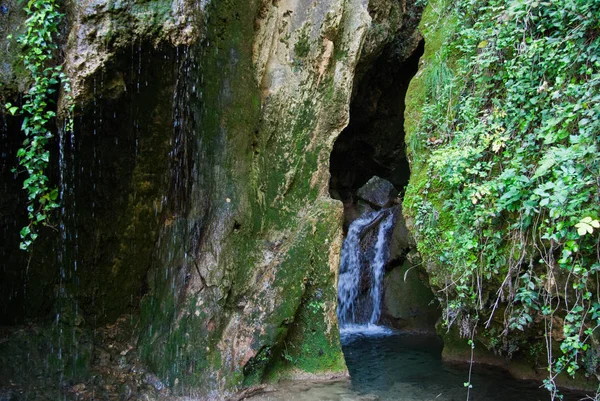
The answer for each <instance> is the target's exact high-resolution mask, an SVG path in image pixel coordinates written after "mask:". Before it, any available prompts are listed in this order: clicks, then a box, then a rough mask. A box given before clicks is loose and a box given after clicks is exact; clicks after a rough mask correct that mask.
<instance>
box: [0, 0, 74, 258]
mask: <svg viewBox="0 0 600 401" xmlns="http://www.w3.org/2000/svg"><path fill="white" fill-rule="evenodd" d="M25 12H26V13H27V15H28V18H27V20H26V21H25V28H26V31H25V33H24V34H22V35H20V36H19V37H17V38H16V40H17V42H18V43H19V44H20V45H21V47H22V53H21V60H22V61H23V65H24V66H25V68H26V70H27V71H29V73H30V74H31V80H32V84H31V87H30V88H29V91H28V92H27V93H26V94H25V96H24V98H23V105H22V106H17V105H13V104H11V103H8V104H6V108H7V109H8V111H9V113H10V114H12V115H19V116H22V117H23V123H22V126H21V131H22V132H23V133H24V135H25V139H24V141H23V145H22V147H21V148H20V149H19V150H18V151H17V158H18V160H19V165H20V167H21V168H22V170H18V169H14V170H13V171H15V172H16V171H19V172H20V171H25V172H26V173H27V175H28V176H27V178H26V179H25V181H24V182H23V189H25V190H26V191H27V195H28V198H27V212H28V218H29V222H28V224H27V225H26V226H25V227H23V228H22V229H21V232H20V234H21V244H20V248H21V249H23V250H26V251H28V250H30V248H31V245H32V244H33V242H34V241H35V239H36V238H37V236H38V230H37V228H38V226H39V225H47V224H48V215H49V214H50V212H51V211H52V210H54V209H56V208H57V207H58V206H59V205H58V202H57V198H58V190H57V188H52V187H50V184H49V179H48V176H47V175H46V173H45V171H46V169H47V167H48V163H49V161H50V151H49V150H48V143H49V141H50V139H51V138H52V136H53V134H52V130H51V128H50V127H51V123H52V122H53V121H54V120H55V119H56V111H55V109H56V107H52V105H53V103H55V102H54V100H53V97H54V96H55V93H56V91H57V89H58V85H59V83H62V87H63V90H64V92H65V95H66V100H67V104H68V106H67V109H68V116H67V121H66V129H67V130H69V131H71V130H72V128H73V119H72V110H73V103H72V99H71V97H70V95H69V94H70V92H71V88H70V85H69V80H68V79H67V77H66V75H65V74H64V73H63V72H62V66H61V65H55V63H53V58H54V55H55V53H56V50H57V49H58V45H57V43H56V41H55V38H56V37H58V36H59V32H58V27H59V24H60V21H61V19H62V17H63V14H61V13H60V12H59V11H58V5H57V4H56V1H54V0H30V1H28V2H27V3H26V5H25Z"/></svg>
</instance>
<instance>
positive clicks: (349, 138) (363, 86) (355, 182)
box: [329, 40, 425, 205]
mask: <svg viewBox="0 0 600 401" xmlns="http://www.w3.org/2000/svg"><path fill="white" fill-rule="evenodd" d="M424 48H425V43H424V41H423V40H421V41H419V43H418V45H417V46H416V48H415V50H414V51H413V52H412V54H410V56H409V57H408V58H406V59H405V60H403V61H402V60H398V56H397V53H398V52H397V51H396V49H395V47H394V45H393V44H392V45H389V47H388V49H384V51H383V52H382V53H381V55H380V56H379V57H378V58H377V59H376V60H375V61H374V62H373V64H372V65H371V66H370V68H368V69H367V70H366V71H365V72H364V73H363V75H362V77H360V78H359V79H358V82H357V83H356V84H355V89H354V94H353V99H352V103H351V105H350V123H349V124H348V126H347V127H346V128H345V129H344V131H342V133H341V134H340V136H339V137H338V139H337V140H336V142H335V144H334V146H333V150H332V152H331V159H330V173H331V178H330V183H329V192H330V195H331V197H332V198H334V199H338V200H341V201H342V202H343V203H344V205H347V204H349V203H350V204H352V203H355V202H356V191H357V190H358V189H359V188H360V187H361V186H362V185H364V184H365V183H366V182H367V181H368V180H369V179H370V178H371V177H373V176H378V177H381V178H384V179H386V180H388V181H389V182H391V183H392V184H393V185H394V187H395V188H396V189H397V190H398V191H399V193H400V194H402V193H403V192H404V188H405V187H406V185H407V184H408V180H409V178H410V168H409V165H408V160H407V159H406V151H405V144H404V108H405V97H406V92H407V90H408V85H409V83H410V80H411V79H412V77H413V76H415V74H416V73H417V70H418V67H419V59H420V57H421V56H422V55H423V50H424Z"/></svg>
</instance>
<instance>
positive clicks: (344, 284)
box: [338, 209, 394, 329]
mask: <svg viewBox="0 0 600 401" xmlns="http://www.w3.org/2000/svg"><path fill="white" fill-rule="evenodd" d="M393 224H394V213H393V212H392V210H391V209H382V210H380V211H377V212H367V213H365V214H363V215H362V216H361V217H360V218H358V219H357V220H355V221H354V222H352V224H350V227H349V229H348V235H347V236H346V240H345V241H344V245H343V247H342V257H341V262H340V277H339V281H338V320H339V324H340V328H342V329H343V328H347V327H349V326H353V325H364V324H370V325H375V324H377V322H378V320H379V317H380V316H381V296H382V289H383V272H384V267H385V264H386V262H387V259H388V256H389V251H388V243H389V237H390V233H391V228H392V227H393ZM377 226H378V231H377V240H376V242H375V244H374V246H373V249H372V252H365V251H363V249H362V247H361V239H362V238H363V237H364V236H365V235H366V232H367V231H369V230H371V229H374V228H375V227H377ZM365 269H368V271H366V272H365V271H364V270H365ZM365 273H367V274H368V276H369V277H370V289H369V298H370V299H369V302H360V299H359V298H360V287H361V277H362V276H363V274H365ZM361 307H363V308H370V310H367V311H365V310H360V309H361ZM365 316H367V317H365Z"/></svg>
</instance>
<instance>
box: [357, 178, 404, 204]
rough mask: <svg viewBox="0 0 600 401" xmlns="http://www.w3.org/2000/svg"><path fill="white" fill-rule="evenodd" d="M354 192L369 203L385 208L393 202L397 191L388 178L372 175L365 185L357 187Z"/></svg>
mask: <svg viewBox="0 0 600 401" xmlns="http://www.w3.org/2000/svg"><path fill="white" fill-rule="evenodd" d="M356 194H357V195H358V197H359V198H360V199H362V200H363V201H365V202H368V203H369V204H371V205H374V206H377V207H380V208H385V207H389V206H390V205H391V204H392V203H393V202H394V200H395V199H396V196H397V195H398V191H397V190H396V188H394V185H393V184H392V183H391V182H389V181H388V180H385V179H383V178H381V177H377V176H373V177H371V179H369V181H367V183H366V184H365V185H363V186H362V187H360V188H359V189H358V191H357V192H356Z"/></svg>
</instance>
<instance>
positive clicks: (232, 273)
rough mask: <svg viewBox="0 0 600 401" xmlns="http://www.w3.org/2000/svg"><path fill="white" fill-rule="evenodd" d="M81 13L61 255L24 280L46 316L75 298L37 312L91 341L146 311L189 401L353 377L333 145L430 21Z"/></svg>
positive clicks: (65, 144)
mask: <svg viewBox="0 0 600 401" xmlns="http://www.w3.org/2000/svg"><path fill="white" fill-rule="evenodd" d="M67 15H68V21H69V25H68V28H69V29H68V31H69V35H68V40H67V42H66V43H65V44H64V46H63V49H64V51H65V55H66V60H65V62H66V71H67V72H68V74H69V75H70V76H71V80H72V84H73V87H74V94H75V98H76V100H77V102H78V109H77V113H78V118H77V119H76V130H75V131H76V132H75V135H73V136H70V135H68V134H66V135H58V136H57V143H56V147H57V148H58V151H57V152H56V153H57V154H60V155H63V153H61V152H62V151H64V156H61V159H59V160H61V163H56V164H55V166H54V169H55V170H54V173H53V174H54V175H55V176H56V177H57V181H60V180H62V181H60V182H59V184H60V185H63V186H64V188H65V190H66V192H65V194H66V195H65V198H64V199H65V202H66V204H65V211H64V213H63V217H62V218H64V219H65V224H66V226H65V227H66V228H65V230H66V231H65V232H66V235H65V237H64V238H66V240H62V239H61V238H63V237H61V236H56V235H54V236H52V235H51V234H50V233H46V238H47V239H45V240H44V239H43V238H41V239H40V244H41V245H40V247H42V246H44V247H48V248H47V249H54V250H56V252H48V253H45V256H43V257H42V256H41V255H40V254H39V253H38V254H36V256H34V258H33V259H34V262H33V264H32V271H31V272H30V273H29V274H30V276H29V277H30V279H31V284H32V285H34V286H35V285H38V286H39V287H40V288H43V289H44V291H41V290H40V291H39V293H40V294H44V295H41V296H40V297H39V299H38V300H37V301H36V302H37V303H38V304H39V305H42V304H43V303H44V302H45V301H46V304H48V302H47V300H53V299H54V300H56V298H55V297H54V296H53V295H52V289H53V288H54V287H55V286H56V287H57V288H60V289H61V291H62V292H61V294H65V295H64V296H63V297H62V298H60V300H61V301H60V302H58V301H57V300H56V302H54V304H52V303H51V304H52V305H53V306H52V307H51V308H48V309H51V310H48V309H45V310H44V309H43V308H41V307H40V308H38V309H37V310H36V312H35V313H33V312H30V313H31V314H32V316H31V317H44V316H48V315H52V316H54V315H53V314H54V313H55V312H65V311H69V313H68V314H66V315H65V316H66V317H65V319H66V320H68V319H71V318H73V319H74V318H75V317H77V319H78V322H79V323H78V325H77V326H76V327H75V326H73V327H72V330H73V331H74V332H75V330H77V331H78V332H79V331H84V330H85V327H84V325H85V324H86V323H87V324H89V325H92V324H93V322H94V321H96V322H101V323H102V322H110V321H112V320H114V319H115V318H116V316H118V315H119V314H120V313H123V312H127V311H130V310H132V309H134V310H135V311H136V315H137V316H138V318H139V322H137V323H136V325H135V327H136V335H137V336H138V342H137V348H138V350H139V354H140V358H141V361H142V362H143V363H144V364H145V365H147V366H149V368H150V370H151V371H153V372H154V374H156V378H157V379H158V380H159V382H160V383H161V384H165V385H166V386H168V387H169V388H170V389H171V390H170V391H172V392H173V393H174V394H189V393H190V388H192V389H194V391H195V392H196V393H198V394H199V395H201V396H207V397H208V396H212V397H222V396H223V394H226V393H229V392H232V391H235V390H236V389H238V388H240V387H242V386H245V385H251V384H254V383H257V382H260V381H264V380H273V379H277V378H279V377H300V376H303V375H306V374H316V375H321V376H323V375H339V374H345V371H346V369H345V365H344V361H343V355H342V353H341V348H340V344H339V330H338V328H337V319H336V315H335V313H336V299H337V293H336V276H337V271H338V265H339V254H340V248H341V241H342V220H343V217H342V213H343V208H342V205H341V203H340V202H339V201H336V200H332V199H331V198H330V197H329V193H328V189H329V188H328V186H329V181H330V180H329V178H330V176H329V160H330V153H331V150H332V147H333V144H334V141H335V140H336V138H337V137H338V135H339V134H340V132H341V131H342V130H343V129H344V127H346V126H347V125H348V121H349V108H350V103H351V99H352V94H353V88H354V83H355V80H356V79H357V78H356V76H357V69H359V66H361V67H360V70H361V71H362V72H360V73H359V74H360V75H365V74H368V70H369V68H368V66H369V65H370V63H371V62H372V60H374V59H376V58H377V57H378V55H379V54H380V53H381V52H382V49H384V48H385V47H386V46H387V45H388V44H390V43H392V42H398V41H399V38H404V37H413V36H414V35H413V34H414V28H415V24H414V23H411V24H408V23H407V21H413V19H414V18H413V19H411V18H412V17H414V15H418V10H417V9H412V8H411V7H408V6H407V5H405V4H403V3H399V2H396V1H392V0H378V1H374V0H373V1H370V2H369V1H367V0H347V1H342V0H326V1H310V0H285V1H279V2H272V1H270V0H269V1H266V0H265V1H259V0H250V1H248V0H243V1H242V0H229V1H215V2H211V3H209V2H204V1H201V2H200V3H198V2H196V1H189V2H188V1H167V0H155V1H148V2H138V1H120V2H119V1H117V2H114V1H84V2H74V3H69V4H68V9H67ZM408 15H411V16H412V17H411V18H408V17H407V16H408ZM0 18H2V17H1V16H0ZM408 53H410V52H408ZM2 113H3V112H2ZM6 126H10V127H18V121H11V122H10V124H7V125H6ZM11 129H12V128H11ZM14 130H15V132H14V134H16V131H17V129H16V128H15V129H14ZM3 132H8V131H6V129H5V131H3ZM57 133H58V130H57ZM12 134H13V132H12V131H11V135H12ZM13 147H14V146H13ZM63 162H64V163H63ZM62 177H65V178H64V179H63V178H62ZM7 179H8V178H7ZM64 216H66V217H64ZM14 226H15V227H18V226H19V224H14ZM12 235H14V233H13V234H12ZM44 241H45V242H44ZM65 241H66V242H65ZM44 244H45V245H44ZM61 249H68V253H67V254H64V255H63V254H61V253H60V252H61ZM55 254H56V255H63V256H64V260H66V261H68V263H66V264H65V266H63V269H64V271H65V273H64V275H61V273H60V272H62V271H63V270H61V269H60V268H59V266H58V263H57V260H55V257H54V255H55ZM15 263H16V262H15ZM44 266H46V267H48V266H50V267H48V268H43V267H44ZM11 280H12V279H11ZM11 283H12V284H14V286H15V287H18V285H19V282H18V280H17V279H14V282H13V281H10V282H9V284H11ZM35 283H46V284H44V286H42V285H41V284H35ZM115 283H117V285H115ZM3 285H4V283H3ZM140 298H141V301H140V302H139V303H138V300H139V299H140ZM19 299H22V300H23V302H24V303H25V304H26V303H27V302H30V296H29V295H26V294H22V296H21V298H19ZM23 309H24V310H25V309H27V308H25V307H23ZM31 310H33V309H31ZM7 319H8V318H7ZM87 319H89V320H87ZM70 327H71V326H70ZM76 349H77V347H76V346H73V347H69V348H68V350H76ZM65 352H67V348H65ZM126 390H127V389H124V390H123V391H126Z"/></svg>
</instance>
